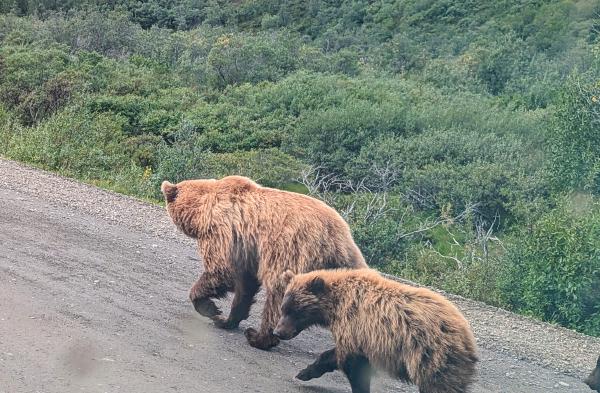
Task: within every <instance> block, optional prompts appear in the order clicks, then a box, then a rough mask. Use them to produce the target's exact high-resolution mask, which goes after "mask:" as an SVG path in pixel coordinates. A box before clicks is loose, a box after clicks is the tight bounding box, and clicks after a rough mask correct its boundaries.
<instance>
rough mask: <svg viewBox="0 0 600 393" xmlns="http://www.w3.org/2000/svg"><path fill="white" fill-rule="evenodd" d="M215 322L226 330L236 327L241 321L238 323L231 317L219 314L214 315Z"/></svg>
mask: <svg viewBox="0 0 600 393" xmlns="http://www.w3.org/2000/svg"><path fill="white" fill-rule="evenodd" d="M213 323H214V324H215V326H216V327H218V328H221V329H225V330H230V329H235V328H237V327H238V326H239V325H240V324H239V322H237V323H236V322H234V321H231V320H230V319H229V318H223V317H221V316H219V315H217V316H215V317H213Z"/></svg>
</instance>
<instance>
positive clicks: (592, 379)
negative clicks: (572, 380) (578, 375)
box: [584, 356, 600, 392]
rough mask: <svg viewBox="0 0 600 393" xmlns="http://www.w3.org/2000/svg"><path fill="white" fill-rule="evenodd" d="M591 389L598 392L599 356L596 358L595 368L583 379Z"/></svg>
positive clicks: (599, 385)
mask: <svg viewBox="0 0 600 393" xmlns="http://www.w3.org/2000/svg"><path fill="white" fill-rule="evenodd" d="M584 382H585V383H586V384H587V385H588V386H589V387H590V388H591V389H592V390H595V391H597V392H600V356H598V360H596V368H595V369H594V371H592V373H591V374H590V375H589V377H587V378H586V379H585V381H584Z"/></svg>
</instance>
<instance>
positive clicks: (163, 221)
mask: <svg viewBox="0 0 600 393" xmlns="http://www.w3.org/2000/svg"><path fill="white" fill-rule="evenodd" d="M198 265H199V261H198V257H197V254H196V251H195V248H194V244H193V242H192V241H190V240H189V239H186V238H185V237H184V236H183V235H182V234H180V233H177V232H176V230H175V228H174V227H173V225H172V224H171V223H170V221H169V218H168V216H167V214H166V212H165V210H164V209H163V208H161V207H157V206H153V205H150V204H147V203H143V202H140V201H138V200H135V199H133V198H129V197H124V196H121V195H118V194H114V193H110V192H106V191H102V190H100V189H97V188H95V187H92V186H87V185H84V184H80V183H77V182H74V181H71V180H68V179H64V178H62V177H59V176H55V175H52V174H49V173H46V172H42V171H38V170H35V169H31V168H28V167H26V166H23V165H20V164H16V163H14V162H11V161H6V160H2V159H0V392H1V393H20V392H60V393H65V392H144V393H150V392H214V393H245V392H264V393H284V392H304V393H342V392H350V388H349V385H348V383H347V382H346V380H345V378H344V377H343V376H342V375H341V374H340V373H333V374H329V375H327V376H325V377H323V378H321V379H317V380H313V381H311V382H309V383H302V382H299V381H296V380H294V379H293V377H294V375H295V374H296V372H297V371H299V370H300V369H301V368H302V367H303V366H304V365H306V364H308V363H309V362H312V360H313V359H314V358H315V356H316V354H317V353H319V352H320V351H323V350H325V349H328V348H329V347H330V346H331V345H332V344H331V338H330V336H329V335H328V333H327V332H325V331H322V330H313V331H309V332H303V333H302V334H301V335H300V336H299V337H297V338H296V339H294V340H292V341H289V342H285V343H282V344H281V345H280V346H279V347H277V348H275V349H274V350H272V351H269V352H263V351H259V350H256V349H253V348H251V347H250V346H248V345H247V344H246V342H245V339H244V336H243V333H242V330H241V329H240V330H234V331H230V332H229V331H222V330H218V329H216V328H215V327H213V326H212V324H211V323H210V322H209V321H208V320H206V319H204V318H202V317H200V316H198V315H197V314H196V312H195V311H194V310H193V308H192V306H191V305H190V304H189V302H188V299H187V293H188V288H189V287H190V285H191V284H192V282H193V281H194V279H195V277H196V275H197V273H198ZM453 299H454V300H455V301H456V302H457V304H458V305H459V307H460V308H461V309H462V310H463V311H464V312H465V314H466V315H467V318H468V319H469V320H470V321H471V323H472V325H473V329H474V331H475V333H476V336H477V340H478V343H479V345H480V352H481V362H480V364H479V376H478V381H477V383H476V386H475V387H474V389H473V391H474V392H477V393H479V392H511V393H519V392H590V390H589V389H588V388H587V386H585V385H584V384H583V383H581V382H580V379H581V377H583V376H584V375H585V374H586V373H587V372H588V371H589V370H590V369H591V368H592V366H593V365H594V362H595V359H596V357H597V355H598V354H600V340H599V339H594V338H591V337H587V336H584V335H580V334H576V333H573V332H571V331H568V330H566V329H561V328H556V327H553V326H550V325H548V324H544V323H539V322H536V321H532V320H530V319H527V318H523V317H519V316H515V315H513V314H511V313H508V312H505V311H502V310H498V309H495V308H493V307H489V306H485V305H482V304H480V303H477V302H472V301H469V300H464V299H461V298H457V297H454V298H453ZM223 304H224V305H226V304H227V302H224V303H223ZM261 307H262V304H261V303H260V301H259V303H258V304H257V305H256V306H255V307H254V308H253V313H252V317H251V318H250V320H249V321H246V322H244V323H243V324H242V327H241V328H242V329H243V328H245V327H248V326H256V325H257V323H258V317H259V312H260V309H261ZM372 391H373V392H374V393H380V392H392V391H393V392H416V391H417V390H416V389H415V388H414V387H411V386H407V385H405V384H402V383H400V382H396V381H392V380H390V379H388V378H386V377H384V376H378V377H377V378H376V379H375V381H374V384H373V388H372Z"/></svg>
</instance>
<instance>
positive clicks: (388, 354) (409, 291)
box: [274, 269, 478, 393]
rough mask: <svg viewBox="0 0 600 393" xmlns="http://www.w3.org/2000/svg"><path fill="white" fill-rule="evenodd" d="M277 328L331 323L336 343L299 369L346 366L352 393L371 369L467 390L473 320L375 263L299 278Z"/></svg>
mask: <svg viewBox="0 0 600 393" xmlns="http://www.w3.org/2000/svg"><path fill="white" fill-rule="evenodd" d="M283 280H284V281H290V282H289V285H288V287H287V289H286V292H285V295H284V298H283V304H282V316H281V319H280V320H279V323H278V324H277V327H276V329H275V332H274V334H275V335H277V336H278V337H280V338H281V339H291V338H293V337H295V336H296V335H297V334H298V333H299V332H300V331H302V330H303V329H306V328H307V327H310V326H312V325H320V326H324V327H329V329H330V330H331V332H332V334H333V338H334V340H335V348H334V349H332V350H329V351H326V352H325V353H323V354H321V355H320V356H319V359H318V360H317V361H316V362H315V363H313V364H311V365H310V366H308V367H307V368H305V369H304V370H302V371H301V372H300V373H299V374H298V376H297V378H298V379H301V380H304V381H307V380H309V379H313V378H318V377H320V376H321V375H323V374H324V373H326V372H330V371H333V370H336V369H341V370H342V371H344V373H345V374H346V376H347V377H348V379H349V381H350V385H351V386H352V392H354V393H368V392H369V391H370V374H371V368H373V369H380V370H384V371H386V372H388V373H389V374H391V375H392V376H394V377H397V378H399V379H401V380H404V381H407V382H411V383H414V384H416V385H417V386H418V387H419V391H420V392H421V393H459V392H466V391H467V389H468V387H469V385H470V384H471V383H472V381H473V378H474V375H475V363H476V362H477V360H478V358H477V354H476V352H477V348H476V344H475V338H474V337H473V333H472V332H471V328H470V327H469V323H468V322H467V321H466V319H465V318H464V317H463V315H462V314H461V313H460V311H459V310H458V309H457V308H456V307H455V306H454V305H453V304H452V303H451V302H450V301H448V300H447V299H446V298H444V297H443V296H441V295H439V294H437V293H435V292H433V291H430V290H428V289H426V288H416V287H411V286H408V285H404V284H401V283H398V282H396V281H392V280H388V279H386V278H384V277H382V276H381V275H380V274H378V273H377V272H376V271H374V270H372V269H361V270H347V269H340V270H330V271H325V270H320V271H314V272H310V273H307V274H301V275H296V276H294V275H293V273H292V272H286V273H284V277H283Z"/></svg>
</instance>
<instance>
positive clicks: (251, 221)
mask: <svg viewBox="0 0 600 393" xmlns="http://www.w3.org/2000/svg"><path fill="white" fill-rule="evenodd" d="M161 190H162V192H163V194H164V197H165V200H166V203H167V211H168V212H169V215H170V216H171V219H172V220H173V222H174V223H175V225H176V226H177V227H178V228H179V229H180V230H181V231H183V233H185V234H186V235H188V236H190V237H192V238H195V239H197V240H198V250H199V253H200V256H201V258H202V260H203V263H204V272H203V273H202V274H201V275H200V277H199V278H198V280H197V281H196V283H195V284H194V285H193V287H192V288H191V290H190V300H191V301H192V303H193V304H194V308H195V309H196V311H197V312H199V313H200V314H202V315H204V316H206V317H209V318H211V319H212V320H213V321H214V323H215V324H216V325H217V326H219V327H221V328H225V329H232V328H236V327H237V326H238V325H239V323H240V321H242V320H244V319H246V318H248V314H249V312H250V307H251V306H252V303H253V302H254V296H255V295H256V293H257V291H258V290H259V288H260V287H261V286H264V288H265V291H266V303H265V306H264V310H263V315H262V322H261V327H260V330H259V331H258V332H257V331H256V330H255V329H253V328H249V329H247V330H246V331H245V334H246V338H247V339H248V342H249V343H250V345H252V346H254V347H256V348H260V349H268V348H270V347H273V346H275V345H277V344H278V343H279V339H278V338H277V337H275V336H274V335H273V328H275V324H276V323H277V320H278V319H279V312H280V305H281V299H282V298H283V292H284V291H285V285H284V284H283V283H282V281H281V276H282V273H283V272H285V271H286V270H288V269H289V270H291V271H292V272H294V273H305V272H309V271H312V270H317V269H331V268H337V267H348V268H366V267H367V265H366V263H365V260H364V258H363V256H362V254H361V252H360V250H359V249H358V247H357V246H356V244H355V243H354V241H353V239H352V235H351V234H350V228H349V227H348V224H347V223H346V222H345V221H344V220H343V218H342V217H341V216H340V215H339V214H337V213H336V211H335V210H333V209H332V208H330V207H329V206H327V205H326V204H325V203H323V202H321V201H319V200H317V199H314V198H311V197H308V196H305V195H301V194H296V193H292V192H286V191H280V190H276V189H272V188H267V187H261V186H259V185H258V184H256V183H254V182H253V181H252V180H250V179H248V178H245V177H241V176H229V177H225V178H223V179H221V180H188V181H183V182H181V183H178V184H171V183H169V182H167V181H165V182H163V184H162V186H161ZM227 292H234V298H233V302H232V305H231V312H230V314H229V317H227V318H224V317H222V316H221V311H220V310H219V309H218V308H217V306H216V305H215V303H214V302H213V301H212V300H211V299H214V298H221V297H223V296H225V295H226V294H227Z"/></svg>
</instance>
